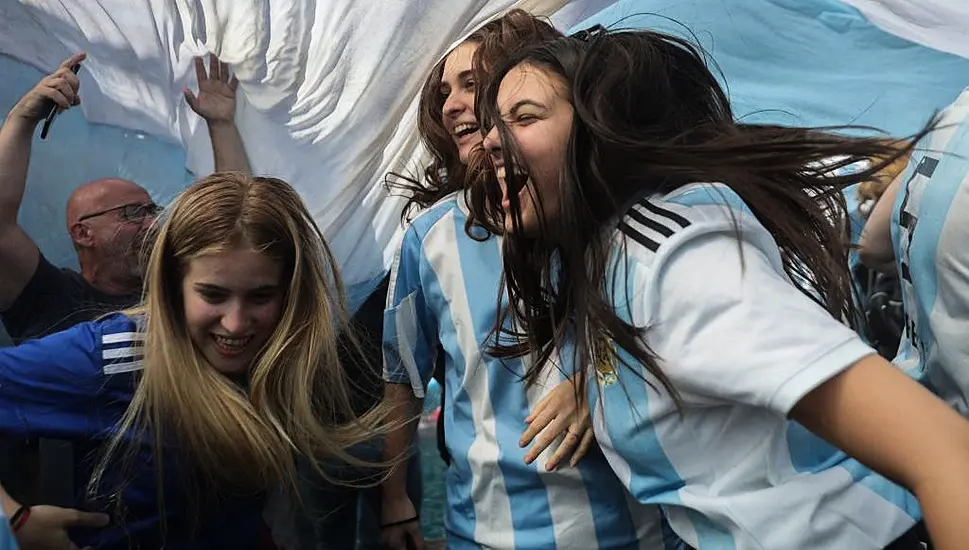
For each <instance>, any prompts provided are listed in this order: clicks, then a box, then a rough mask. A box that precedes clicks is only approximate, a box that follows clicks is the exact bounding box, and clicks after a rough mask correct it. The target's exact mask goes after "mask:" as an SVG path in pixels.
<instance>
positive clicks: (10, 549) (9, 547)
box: [0, 510, 17, 550]
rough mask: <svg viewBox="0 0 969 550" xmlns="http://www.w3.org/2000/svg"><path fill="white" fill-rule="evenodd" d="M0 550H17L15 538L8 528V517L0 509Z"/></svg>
mask: <svg viewBox="0 0 969 550" xmlns="http://www.w3.org/2000/svg"><path fill="white" fill-rule="evenodd" d="M0 550H17V539H15V538H14V536H13V531H11V530H10V518H8V517H7V516H5V515H4V513H3V510H0Z"/></svg>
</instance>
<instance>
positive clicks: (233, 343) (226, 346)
mask: <svg viewBox="0 0 969 550" xmlns="http://www.w3.org/2000/svg"><path fill="white" fill-rule="evenodd" d="M252 338H253V337H252V335H249V336H244V337H242V338H230V337H228V336H222V335H220V334H213V335H212V340H213V341H214V342H215V347H216V349H218V350H219V352H220V353H222V354H223V355H238V354H239V353H242V352H243V351H244V350H245V349H246V347H247V346H248V345H249V343H250V342H252Z"/></svg>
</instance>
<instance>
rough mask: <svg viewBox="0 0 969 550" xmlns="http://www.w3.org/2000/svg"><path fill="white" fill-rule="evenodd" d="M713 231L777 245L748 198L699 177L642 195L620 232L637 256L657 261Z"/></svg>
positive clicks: (639, 259) (620, 238)
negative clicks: (696, 180) (668, 189)
mask: <svg viewBox="0 0 969 550" xmlns="http://www.w3.org/2000/svg"><path fill="white" fill-rule="evenodd" d="M711 234H724V235H725V236H728V237H730V238H731V239H733V240H735V241H736V240H739V239H743V240H752V241H753V242H754V244H755V245H757V246H758V248H763V249H765V250H768V251H772V250H776V248H777V245H776V243H775V242H774V240H773V238H772V237H771V236H770V234H769V233H768V232H767V230H766V229H764V227H763V226H762V225H760V223H759V222H758V221H757V218H756V217H755V216H754V215H753V213H752V211H751V210H750V208H749V207H748V206H747V204H746V203H744V201H743V199H741V198H740V196H739V195H737V194H736V193H735V192H734V191H733V190H731V189H730V188H729V187H727V186H726V185H723V184H718V183H694V184H690V185H687V186H684V187H681V188H679V189H677V190H675V191H673V192H670V193H667V194H665V195H654V196H650V197H646V198H644V199H642V200H640V201H639V202H637V203H636V204H635V205H633V207H632V208H630V209H629V211H628V212H627V213H626V215H625V216H624V217H623V219H622V220H621V221H620V223H619V226H618V231H617V234H616V235H617V238H618V241H619V243H621V245H622V246H623V248H625V250H626V254H627V255H628V256H629V257H631V258H632V260H633V261H635V262H638V263H643V264H647V265H652V264H654V263H656V262H658V261H660V260H662V259H663V258H665V257H668V256H669V255H670V254H672V253H673V252H674V251H675V250H677V249H679V248H680V247H682V246H684V245H686V244H688V243H690V242H691V241H693V240H695V239H698V238H703V237H704V236H709V235H711Z"/></svg>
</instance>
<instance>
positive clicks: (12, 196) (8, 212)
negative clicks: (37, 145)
mask: <svg viewBox="0 0 969 550" xmlns="http://www.w3.org/2000/svg"><path fill="white" fill-rule="evenodd" d="M36 126H37V125H36V123H34V122H31V121H29V120H26V119H24V118H22V117H19V116H17V115H15V114H10V115H8V116H7V119H6V121H5V123H4V125H3V127H0V224H3V223H7V222H9V223H16V221H17V212H18V211H19V210H20V203H21V202H22V201H23V198H24V190H25V189H26V186H27V167H28V166H29V164H30V149H31V141H32V139H33V135H34V129H35V128H36Z"/></svg>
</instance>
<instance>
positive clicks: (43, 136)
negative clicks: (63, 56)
mask: <svg viewBox="0 0 969 550" xmlns="http://www.w3.org/2000/svg"><path fill="white" fill-rule="evenodd" d="M80 70H81V64H80V63H75V64H74V65H71V72H73V73H74V74H77V72H78V71H80ZM58 113H60V110H59V109H58V108H57V104H56V103H54V102H53V101H51V108H50V112H49V113H48V114H47V118H46V119H44V127H43V129H41V131H40V139H47V134H48V133H50V127H51V125H53V124H54V119H55V118H57V114H58Z"/></svg>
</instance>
